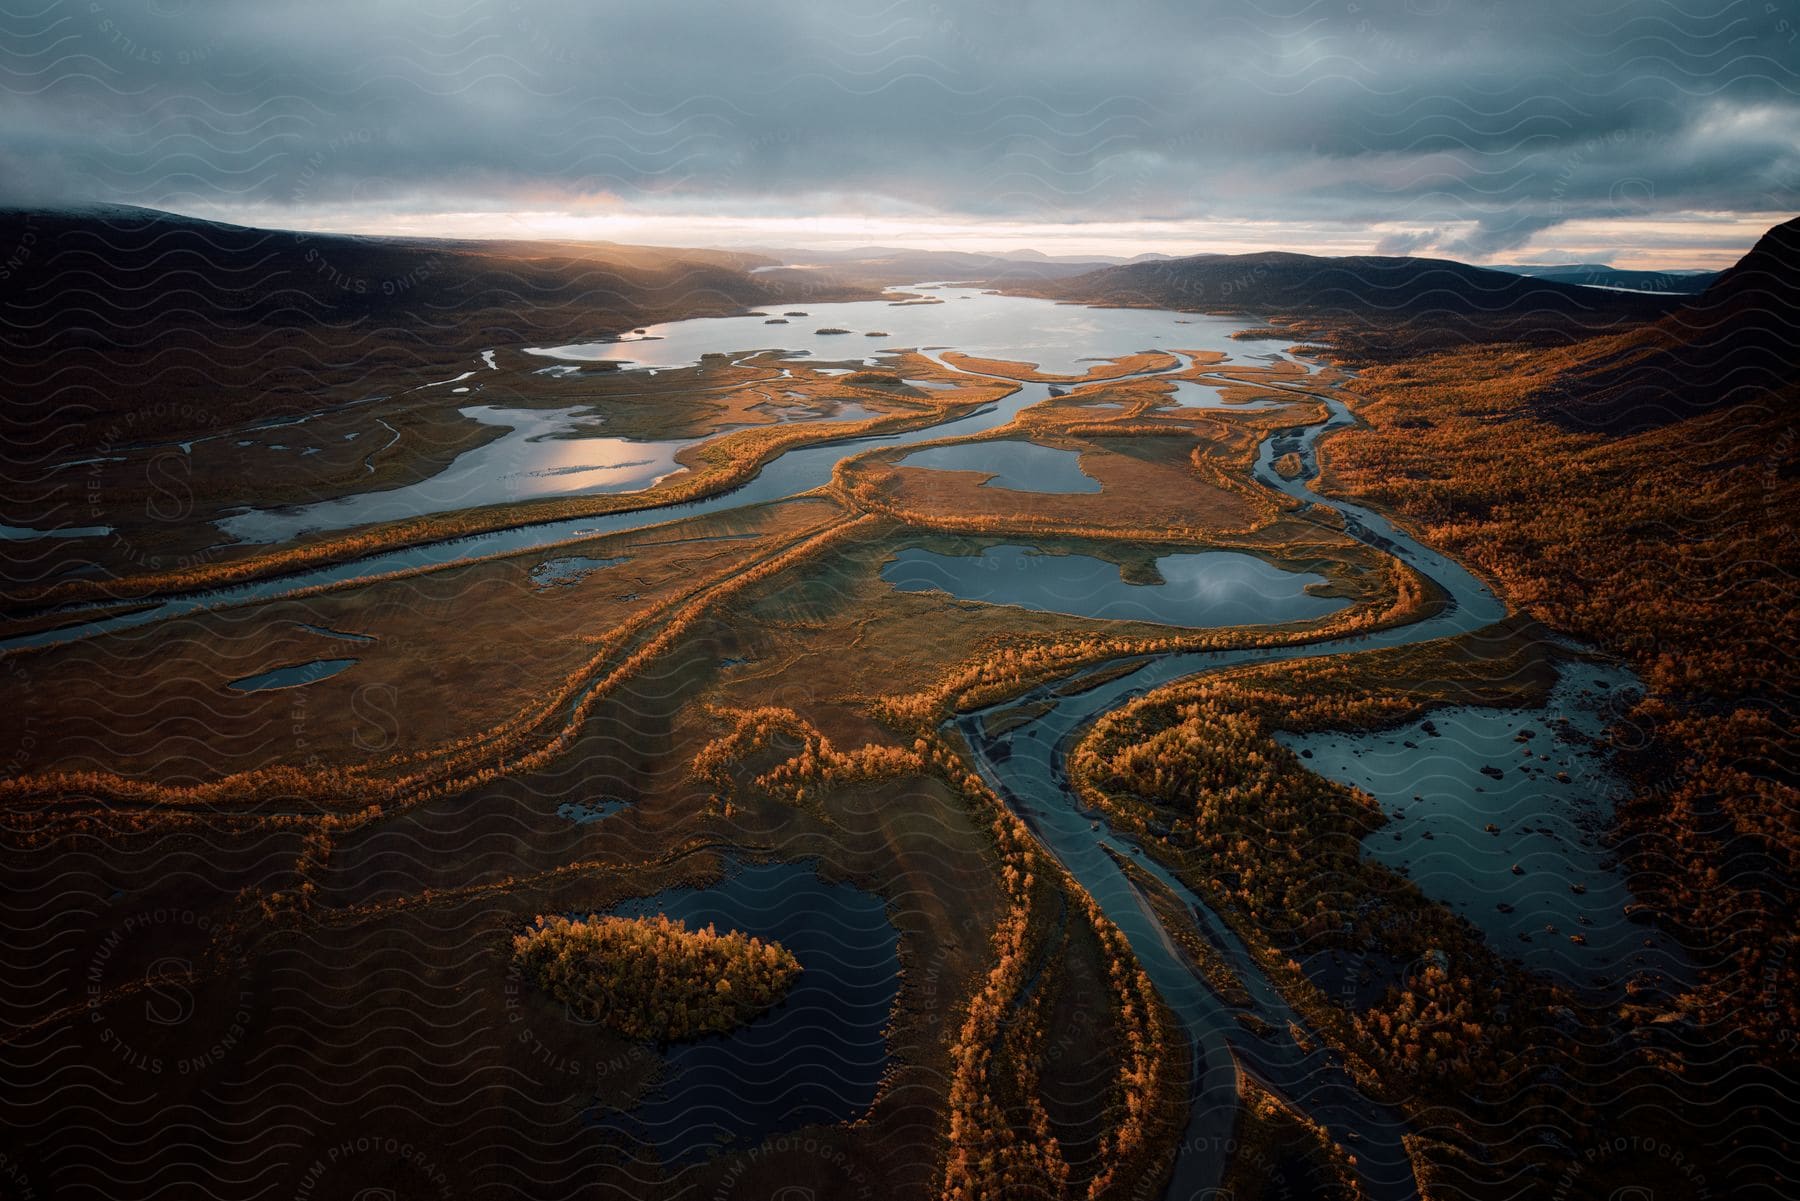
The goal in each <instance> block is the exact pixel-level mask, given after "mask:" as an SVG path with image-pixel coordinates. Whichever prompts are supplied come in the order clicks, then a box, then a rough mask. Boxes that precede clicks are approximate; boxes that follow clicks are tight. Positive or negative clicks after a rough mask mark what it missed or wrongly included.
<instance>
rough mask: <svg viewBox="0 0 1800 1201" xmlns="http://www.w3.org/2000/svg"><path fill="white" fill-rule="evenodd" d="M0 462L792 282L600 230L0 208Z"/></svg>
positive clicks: (147, 433) (342, 388) (380, 386)
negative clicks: (2, 457) (298, 225)
mask: <svg viewBox="0 0 1800 1201" xmlns="http://www.w3.org/2000/svg"><path fill="white" fill-rule="evenodd" d="M0 248H11V253H10V254H8V255H3V256H0V320H4V322H5V323H6V326H7V328H8V337H7V341H6V345H5V347H4V348H3V349H0V372H4V378H5V380H6V382H7V388H8V403H7V405H6V406H5V407H4V409H3V410H0V434H4V435H5V436H6V438H7V440H8V443H9V446H10V447H11V450H10V452H9V455H8V457H9V458H12V459H14V460H15V461H21V460H22V461H29V460H31V459H34V458H41V457H42V456H44V455H46V454H48V453H50V452H52V451H56V452H59V453H60V452H67V451H68V450H71V449H78V448H92V449H103V448H104V447H106V446H107V445H111V444H116V443H120V442H126V441H141V440H143V439H145V438H153V437H174V436H178V435H183V434H191V433H194V432H198V431H202V430H207V429H212V428H216V427H218V426H219V425H221V424H228V423H231V422H236V421H242V420H247V419H252V418H265V417H275V416H282V415H285V414H289V413H295V412H304V411H308V410H311V409H316V408H319V407H324V406H327V405H330V404H333V403H339V402H342V401H346V400H355V399H360V398H362V397H364V396H367V395H369V394H370V393H372V392H376V391H381V390H385V389H387V388H389V387H391V386H392V384H393V380H394V379H395V378H396V377H397V376H400V375H402V374H403V373H406V372H416V371H418V370H422V369H425V368H434V369H435V368H436V367H439V366H444V365H448V364H450V363H452V362H454V361H457V360H459V359H463V358H466V357H467V356H468V355H469V354H471V353H473V352H474V351H475V350H479V349H482V348H485V347H489V346H495V345H502V344H508V343H513V344H516V343H520V342H531V341H541V342H554V341H568V340H573V339H577V338H587V337H597V336H602V335H605V334H608V333H612V332H617V331H620V330H624V329H630V328H632V327H633V326H636V325H641V324H645V323H648V322H651V321H657V320H666V319H670V318H675V317H686V316H697V315H705V314H716V313H728V312H735V311H739V310H741V309H742V308H744V307H746V306H750V305H756V304H762V303H769V302H773V301H775V300H778V299H780V298H781V297H782V296H783V295H784V294H791V293H792V287H791V285H789V284H788V283H787V281H781V283H780V284H779V285H778V283H777V282H775V281H769V280H765V279H762V278H760V277H758V276H755V275H752V274H750V271H751V269H752V268H754V267H757V266H761V265H764V264H766V262H767V260H763V259H759V258H756V257H754V256H749V255H742V254H733V253H728V252H721V251H707V250H671V249H664V248H655V247H633V246H620V245H612V244H598V245H588V244H577V243H559V242H501V241H487V242H463V241H451V240H446V239H405V238H370V237H348V236H339V235H329V234H309V233H295V232H289V231H279V230H262V229H250V228H246V227H243V226H237V225H226V224H221V223H217V222H210V221H200V220H196V219H193V218H188V217H180V216H176V215H174V214H170V213H160V212H155V211H153V210H148V209H133V208H124V207H116V206H107V207H102V208H92V209H82V210H70V211H60V212H34V211H20V210H12V211H6V212H0Z"/></svg>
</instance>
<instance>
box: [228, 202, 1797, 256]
mask: <svg viewBox="0 0 1800 1201" xmlns="http://www.w3.org/2000/svg"><path fill="white" fill-rule="evenodd" d="M193 212H194V215H196V216H205V217H208V218H211V219H214V220H221V221H232V222H237V223H240V224H245V225H257V226H264V227H271V228H280V229H296V230H304V231H308V232H314V233H338V234H363V235H377V236H380V235H386V236H391V237H440V238H474V239H487V238H496V239H522V240H531V239H546V240H561V241H586V242H621V243H627V244H635V245H645V246H671V247H709V248H719V249H734V250H751V249H794V250H809V249H810V250H821V251H839V250H849V249H854V248H858V247H866V246H884V247H895V248H903V249H914V250H944V251H961V252H966V253H973V254H996V253H1011V252H1017V251H1021V250H1035V251H1039V252H1041V253H1044V254H1048V255H1053V256H1054V255H1077V256H1079V255H1106V256H1114V257H1119V258H1131V257H1133V256H1135V255H1139V254H1145V253H1158V254H1167V255H1189V254H1249V253H1254V252H1257V251H1266V250H1288V251H1295V252H1298V253H1302V254H1318V255H1353V254H1373V253H1377V251H1376V246H1377V245H1378V244H1379V243H1380V242H1381V241H1382V239H1383V238H1385V237H1389V236H1392V235H1405V234H1407V233H1410V232H1412V231H1413V230H1416V229H1417V228H1418V226H1419V224H1421V223H1417V222H1406V223H1402V222H1383V223H1380V224H1354V225H1352V224H1349V223H1340V224H1329V223H1317V222H1298V221H1249V220H1219V219H1216V220H1208V221H1175V220H1171V221H1117V222H1022V221H994V220H983V219H979V218H968V217H954V216H930V215H921V216H894V215H886V214H884V215H880V216H854V215H845V214H841V213H836V214H822V215H819V216H811V217H786V216H783V217H772V216H761V215H728V214H719V215H703V214H693V213H656V212H647V211H638V210H626V209H618V208H614V209H610V210H607V211H598V212H581V211H574V210H570V209H550V208H546V209H520V210H511V211H500V210H486V211H483V210H469V211H448V212H418V211H404V210H403V211H393V210H390V211H376V210H372V209H353V208H340V209H329V208H320V209H305V210H300V209H288V208H282V207H278V206H254V207H248V208H244V207H237V206H231V207H224V206H197V207H196V208H195V209H194V210H193ZM1789 216H1791V214H1788V213H1780V212H1771V213H1700V212H1696V213H1682V214H1677V215H1667V214H1665V215H1660V216H1657V217H1653V218H1637V219H1633V218H1618V219H1609V220H1604V221H1600V220H1572V221H1567V222H1564V223H1562V224H1560V225H1557V226H1554V227H1552V228H1550V229H1547V230H1544V231H1542V232H1541V233H1540V234H1538V235H1537V236H1535V237H1534V238H1532V239H1531V241H1530V242H1528V243H1527V244H1525V245H1524V246H1520V247H1516V248H1514V249H1511V250H1507V251H1502V252H1500V253H1498V254H1494V255H1487V256H1462V257H1465V258H1466V260H1467V261H1469V262H1475V263H1480V262H1499V263H1515V264H1525V263H1590V262H1592V263H1609V264H1611V265H1612V266H1614V267H1619V268H1627V269H1636V270H1683V269H1699V270H1713V271H1716V270H1721V269H1723V268H1725V267H1729V266H1731V264H1732V263H1734V262H1736V261H1737V260H1738V259H1739V258H1741V257H1742V256H1743V254H1744V252H1745V251H1747V250H1749V249H1750V247H1751V246H1752V245H1754V244H1755V242H1756V240H1757V238H1759V237H1761V236H1762V234H1763V233H1764V232H1765V231H1766V230H1768V229H1769V227H1770V226H1773V225H1776V224H1778V223H1780V222H1781V221H1784V220H1786V219H1787V218H1788V217H1789ZM1433 225H1434V227H1435V228H1438V229H1441V230H1445V231H1447V232H1448V233H1450V234H1456V233H1458V232H1460V229H1461V228H1462V227H1468V228H1473V225H1474V223H1473V222H1464V223H1455V222H1448V223H1446V222H1437V223H1433ZM1418 253H1419V254H1420V256H1421V257H1438V258H1449V257H1458V256H1455V255H1450V254H1445V253H1443V252H1438V251H1433V250H1430V249H1426V250H1422V251H1420V252H1418Z"/></svg>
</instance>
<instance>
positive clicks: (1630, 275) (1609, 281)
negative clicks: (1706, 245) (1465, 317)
mask: <svg viewBox="0 0 1800 1201" xmlns="http://www.w3.org/2000/svg"><path fill="white" fill-rule="evenodd" d="M1491 269H1492V270H1495V271H1507V272H1511V273H1512V274H1514V275H1529V276H1531V277H1532V278H1533V279H1554V280H1557V281H1559V282H1562V283H1566V284H1585V285H1587V286H1588V287H1590V288H1624V289H1626V290H1627V291H1632V292H1670V293H1676V294H1679V295H1684V296H1698V295H1699V294H1700V293H1702V292H1704V291H1706V289H1707V288H1708V287H1709V286H1711V284H1712V282H1713V280H1715V279H1717V278H1718V272H1716V271H1630V270H1624V269H1621V268H1618V267H1608V266H1607V265H1606V264H1604V263H1559V264H1544V265H1541V266H1534V265H1524V266H1513V265H1507V266H1504V267H1502V266H1495V267H1493V268H1491Z"/></svg>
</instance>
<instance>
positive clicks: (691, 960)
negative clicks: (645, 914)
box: [513, 914, 800, 1042]
mask: <svg viewBox="0 0 1800 1201" xmlns="http://www.w3.org/2000/svg"><path fill="white" fill-rule="evenodd" d="M513 959H514V962H515V963H517V964H518V965H519V967H520V968H521V969H522V970H523V971H524V973H525V975H526V976H527V977H529V978H530V979H531V980H532V981H533V982H534V983H536V984H537V985H538V987H540V988H542V989H543V990H544V991H545V992H546V993H548V994H549V995H550V996H552V997H554V998H556V999H557V1000H558V1001H561V1002H563V1003H564V1004H566V1005H569V1006H570V1007H571V1008H573V1009H574V1010H575V1011H576V1012H577V1013H579V1014H581V1015H582V1016H583V1017H585V1018H589V1019H591V1020H593V1021H597V1022H599V1023H601V1024H602V1025H604V1026H606V1027H608V1028H609V1029H612V1030H616V1031H618V1032H619V1033H620V1034H623V1035H625V1036H626V1037H628V1038H648V1039H656V1040H659V1041H662V1042H672V1041H675V1040H678V1039H684V1038H694V1037H696V1036H698V1035H701V1034H711V1033H715V1032H718V1031H724V1030H731V1029H733V1028H735V1027H737V1026H741V1025H743V1024H744V1023H745V1022H747V1021H749V1020H750V1019H751V1018H754V1017H756V1016H757V1015H758V1014H760V1013H763V1012H764V1011H765V1010H767V1009H769V1008H770V1007H772V1006H773V1005H774V1004H775V1003H776V1002H777V1001H779V1000H781V998H782V997H783V996H785V995H786V993H787V990H788V987H789V986H790V985H791V984H792V983H793V981H794V977H795V976H797V975H799V974H800V964H799V962H798V961H797V960H796V959H795V958H794V956H793V954H792V953H791V952H789V951H788V949H787V948H786V947H783V946H781V945H780V944H779V943H774V942H764V941H763V940H762V939H760V938H752V937H750V936H749V935H746V934H743V933H740V932H738V931H735V930H733V931H728V932H726V933H724V934H720V933H719V932H718V931H716V930H715V929H713V927H712V926H710V925H709V926H707V927H706V928H705V929H702V930H689V929H688V928H687V926H686V924H685V923H683V922H679V921H674V920H672V919H670V918H668V917H665V916H662V915H658V916H656V917H653V918H626V917H598V916H595V915H592V914H590V915H588V917H586V918H583V919H570V918H566V917H543V916H540V917H539V918H538V919H537V924H536V925H535V926H534V927H533V928H532V929H530V930H528V931H526V932H525V933H524V934H521V935H518V936H517V937H516V938H514V939H513Z"/></svg>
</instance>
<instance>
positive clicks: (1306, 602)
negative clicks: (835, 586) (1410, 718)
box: [881, 544, 1349, 627]
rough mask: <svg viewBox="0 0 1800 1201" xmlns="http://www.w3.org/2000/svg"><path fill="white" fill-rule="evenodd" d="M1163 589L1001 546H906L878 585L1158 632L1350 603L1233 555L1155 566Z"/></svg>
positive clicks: (1252, 621)
mask: <svg viewBox="0 0 1800 1201" xmlns="http://www.w3.org/2000/svg"><path fill="white" fill-rule="evenodd" d="M1156 570H1157V572H1158V573H1159V574H1161V576H1162V578H1163V582H1162V583H1160V584H1133V583H1129V582H1128V581H1126V579H1125V578H1124V575H1123V573H1122V569H1121V568H1120V567H1119V565H1118V564H1116V563H1109V562H1107V561H1106V560H1105V559H1097V558H1095V557H1093V556H1092V555H1076V554H1047V553H1045V552H1043V551H1040V550H1037V549H1035V548H1033V547H1028V546H1016V545H1010V544H1009V545H1001V546H990V547H987V548H985V549H984V550H983V551H982V552H981V553H980V554H977V555H946V554H940V553H938V552H936V551H930V550H925V549H923V548H920V547H907V548H906V549H904V550H902V551H900V552H899V553H898V554H897V555H895V556H894V558H893V560H892V561H890V562H889V563H888V564H887V566H886V567H884V568H883V569H882V572H881V577H882V578H883V579H884V580H886V581H888V583H890V584H892V585H893V586H894V587H895V588H898V589H899V590H900V591H902V592H946V593H949V594H950V595H951V596H954V597H956V598H958V599H959V600H972V601H983V602H985V603H987V604H992V605H1011V606H1014V607H1016V608H1021V609H1034V610H1037V611H1038V612H1042V613H1063V614H1067V615H1068V616H1071V617H1093V618H1100V619H1102V620H1108V621H1147V622H1152V623H1154V624H1156V625H1166V626H1189V627H1213V626H1235V625H1264V624H1269V623H1273V622H1286V621H1304V620H1306V619H1307V618H1312V617H1323V616H1325V615H1327V614H1329V613H1335V612H1336V611H1337V610H1339V609H1341V608H1343V607H1344V606H1345V605H1347V604H1349V601H1347V600H1344V599H1342V598H1338V597H1324V596H1314V595H1312V594H1311V593H1309V592H1308V591H1307V587H1308V586H1309V585H1312V584H1323V583H1325V577H1324V576H1321V575H1316V574H1314V573H1312V572H1298V571H1285V570H1283V569H1282V568H1279V567H1277V566H1275V565H1274V564H1273V563H1269V562H1267V561H1265V560H1263V559H1259V558H1257V557H1256V556H1254V555H1246V554H1242V553H1239V552H1237V551H1198V552H1193V553H1185V554H1172V555H1164V556H1162V557H1161V558H1159V559H1157V560H1156Z"/></svg>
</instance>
